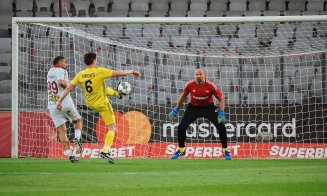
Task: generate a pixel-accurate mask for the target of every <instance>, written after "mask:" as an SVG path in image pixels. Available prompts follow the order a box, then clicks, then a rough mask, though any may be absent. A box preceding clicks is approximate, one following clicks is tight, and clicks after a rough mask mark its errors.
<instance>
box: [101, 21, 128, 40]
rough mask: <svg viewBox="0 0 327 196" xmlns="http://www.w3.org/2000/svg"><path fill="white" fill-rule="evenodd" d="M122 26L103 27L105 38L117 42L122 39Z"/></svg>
mask: <svg viewBox="0 0 327 196" xmlns="http://www.w3.org/2000/svg"><path fill="white" fill-rule="evenodd" d="M123 28H124V27H123V25H122V24H110V25H106V26H105V31H106V36H107V37H110V38H111V39H114V40H117V39H118V38H121V37H123Z"/></svg>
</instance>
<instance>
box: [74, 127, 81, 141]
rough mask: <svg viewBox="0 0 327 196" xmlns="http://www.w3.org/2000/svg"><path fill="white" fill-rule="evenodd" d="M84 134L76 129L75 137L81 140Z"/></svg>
mask: <svg viewBox="0 0 327 196" xmlns="http://www.w3.org/2000/svg"><path fill="white" fill-rule="evenodd" d="M81 136H82V132H81V130H79V129H75V138H76V139H77V140H78V141H80V140H81Z"/></svg>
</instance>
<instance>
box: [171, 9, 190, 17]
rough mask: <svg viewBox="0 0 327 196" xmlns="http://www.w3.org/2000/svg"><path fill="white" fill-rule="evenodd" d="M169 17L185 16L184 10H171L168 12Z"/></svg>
mask: <svg viewBox="0 0 327 196" xmlns="http://www.w3.org/2000/svg"><path fill="white" fill-rule="evenodd" d="M168 16H169V17H185V16H186V12H184V11H173V10H171V11H170V12H169V15H168Z"/></svg>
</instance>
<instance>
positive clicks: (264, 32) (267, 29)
mask: <svg viewBox="0 0 327 196" xmlns="http://www.w3.org/2000/svg"><path fill="white" fill-rule="evenodd" d="M274 36H275V24H271V23H267V24H258V25H257V37H258V38H263V39H265V38H273V37H274Z"/></svg>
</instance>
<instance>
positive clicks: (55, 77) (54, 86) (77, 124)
mask: <svg viewBox="0 0 327 196" xmlns="http://www.w3.org/2000/svg"><path fill="white" fill-rule="evenodd" d="M67 66H68V64H67V60H66V58H65V57H63V56H57V57H56V58H55V59H54V60H53V67H52V68H51V69H50V70H49V72H48V76H47V85H48V109H49V111H50V116H51V118H52V121H53V123H54V125H55V127H56V129H57V132H58V134H59V139H60V142H61V143H62V146H63V150H64V155H66V156H68V158H69V160H70V161H71V162H72V163H77V162H79V160H78V159H77V158H76V155H75V154H74V153H73V151H72V150H71V149H70V147H69V141H68V138H67V129H66V124H65V123H66V121H67V118H68V119H71V120H72V121H73V123H74V128H75V139H74V142H75V147H76V150H77V152H78V153H81V151H82V145H81V142H80V140H81V134H82V133H81V130H82V119H81V116H80V114H79V113H78V111H77V109H76V107H75V105H74V102H73V100H72V98H71V97H70V95H68V96H67V97H66V98H65V99H64V100H63V101H62V110H61V111H59V110H57V108H56V105H57V101H58V100H59V98H60V96H61V94H62V92H63V91H64V90H65V89H66V87H67V86H68V85H69V80H68V73H67V70H66V68H67Z"/></svg>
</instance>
